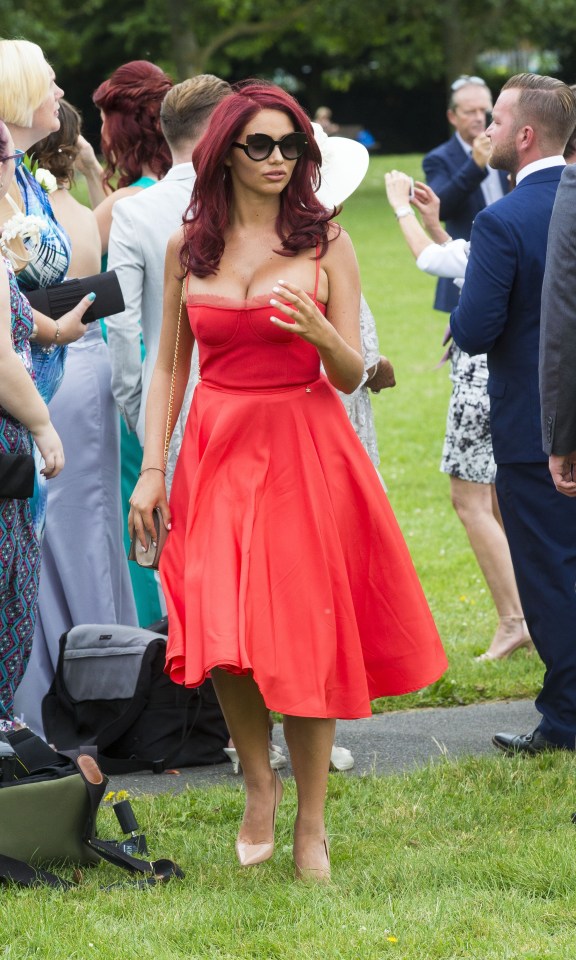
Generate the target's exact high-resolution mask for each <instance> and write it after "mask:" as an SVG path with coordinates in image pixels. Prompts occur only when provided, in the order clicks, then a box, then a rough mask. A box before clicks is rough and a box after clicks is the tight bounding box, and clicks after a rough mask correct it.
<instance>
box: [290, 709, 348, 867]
mask: <svg viewBox="0 0 576 960" xmlns="http://www.w3.org/2000/svg"><path fill="white" fill-rule="evenodd" d="M335 727H336V721H335V720H325V719H319V718H307V717H284V735H285V737H286V743H287V744H288V749H289V751H290V759H291V761H292V769H293V771H294V777H295V780H296V790H297V794H298V813H297V816H296V823H295V826H294V862H295V864H296V872H297V875H298V876H300V877H302V878H305V879H306V878H310V879H318V880H327V879H328V878H329V876H330V863H329V860H328V856H327V847H326V827H325V825H324V808H325V805H326V788H327V786H328V770H329V767H330V753H331V750H332V744H333V743H334V731H335Z"/></svg>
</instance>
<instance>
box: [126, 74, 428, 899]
mask: <svg viewBox="0 0 576 960" xmlns="http://www.w3.org/2000/svg"><path fill="white" fill-rule="evenodd" d="M193 162H194V167H195V169H196V171H197V181H196V185H195V187H194V192H193V194H192V200H191V204H190V210H189V214H190V219H187V220H186V221H185V223H184V227H183V229H182V230H181V231H179V232H178V233H177V234H175V235H174V236H173V237H172V239H171V241H170V243H169V246H168V251H167V257H166V272H165V292H164V320H163V327H162V337H161V342H160V351H159V355H158V361H157V364H156V368H155V371H154V377H153V380H152V386H151V389H150V395H149V399H148V405H147V408H146V442H145V448H144V459H143V464H142V473H141V477H140V480H139V482H138V485H137V487H136V489H135V491H134V493H133V495H132V511H131V524H132V529H135V530H136V531H137V533H138V536H139V538H140V540H141V543H142V544H143V545H144V544H145V541H146V531H148V532H149V533H150V534H152V535H154V534H153V531H154V525H153V519H152V510H153V508H154V507H155V506H159V507H160V509H161V511H162V516H163V519H164V522H165V524H166V526H167V527H169V528H170V534H169V536H168V540H167V543H166V547H165V549H164V552H163V555H162V561H161V565H160V573H161V577H162V586H163V588H164V592H165V595H166V600H167V604H168V617H169V638H168V655H167V666H166V669H167V672H168V673H169V674H170V676H171V677H172V678H173V679H174V680H175V681H176V682H178V683H183V684H185V685H187V686H197V685H198V684H200V683H202V681H203V680H204V678H205V677H206V675H207V674H208V673H209V672H210V674H211V676H212V679H213V682H214V686H215V689H216V692H217V694H218V697H219V700H220V703H221V706H222V710H223V712H224V715H225V717H226V721H227V724H228V727H229V730H230V733H231V736H232V739H233V741H234V745H235V747H236V749H237V751H238V755H239V757H240V761H241V764H242V769H243V771H244V777H245V784H246V809H245V813H244V817H243V820H242V824H241V827H240V832H239V835H238V839H237V842H236V851H237V855H238V858H239V860H240V863H241V864H242V865H244V866H249V865H252V864H255V863H260V862H261V861H263V860H267V859H268V858H269V857H270V856H271V855H272V852H273V843H274V839H273V829H274V822H275V818H276V811H277V808H278V805H279V803H280V800H281V797H282V784H281V781H280V780H279V778H278V776H277V775H275V774H274V772H273V771H272V770H271V768H270V761H269V752H268V747H269V741H268V711H269V710H274V711H278V712H279V713H282V714H283V716H284V730H285V736H286V742H287V744H288V748H289V751H290V757H291V762H292V768H293V770H294V776H295V779H296V785H297V792H298V814H297V818H296V823H295V829H294V861H295V866H296V875H297V876H298V877H302V878H308V879H315V880H326V879H328V878H329V875H330V862H329V856H328V846H327V841H326V831H325V825H324V807H325V797H326V786H327V777H328V768H329V762H330V751H331V747H332V743H333V737H334V726H335V719H336V718H342V719H346V718H354V717H366V716H369V715H370V700H371V699H373V698H375V697H378V696H382V695H385V694H401V693H407V692H409V691H412V690H416V689H419V688H421V687H422V686H425V685H427V684H429V683H432V682H433V681H434V680H437V679H438V677H439V676H440V675H441V674H442V673H443V672H444V670H445V668H446V658H445V655H444V652H443V650H442V646H441V643H440V640H439V637H438V634H437V631H436V628H435V626H434V622H433V620H432V616H431V614H430V611H429V609H428V605H427V603H426V600H425V598H424V594H423V592H422V589H421V587H420V584H419V582H418V578H417V576H416V573H415V570H414V567H413V565H412V562H411V559H410V556H409V553H408V550H407V548H406V545H405V543H404V540H403V538H402V535H401V533H400V530H399V528H398V525H397V523H396V521H395V518H394V516H393V514H392V510H391V508H390V506H389V503H388V500H387V497H386V494H385V493H384V491H383V489H382V484H381V482H380V480H379V478H378V475H377V473H376V471H375V470H374V468H373V466H372V464H371V462H370V460H369V458H368V456H367V454H366V453H365V451H364V449H363V447H362V445H361V443H360V441H359V440H358V438H357V436H356V434H355V433H354V430H353V428H352V426H351V425H350V422H349V420H348V417H347V415H346V412H345V410H344V407H343V405H342V403H341V401H340V400H339V398H338V396H337V394H336V392H335V389H334V388H336V389H338V390H342V391H344V392H346V393H351V392H352V391H353V390H354V389H355V388H356V387H357V386H358V384H359V383H360V380H361V377H362V372H363V363H362V357H361V353H360V330H359V320H358V318H359V304H360V281H359V275H358V267H357V263H356V258H355V255H354V251H353V248H352V244H351V242H350V239H349V237H348V236H347V234H346V233H345V232H344V231H343V230H342V229H341V228H340V227H339V226H338V225H337V224H336V223H335V222H334V221H333V219H331V216H330V214H329V213H327V212H326V210H325V209H324V207H322V205H321V204H320V203H319V202H318V200H317V199H316V198H315V196H314V192H313V187H314V186H315V185H317V182H318V176H319V165H320V162H321V158H320V152H319V150H318V146H317V144H316V142H315V140H314V136H313V132H312V128H311V125H310V121H309V120H308V118H307V116H306V115H305V113H304V111H303V110H302V109H301V108H300V106H299V105H298V104H297V103H296V101H295V100H294V99H293V98H292V97H290V96H289V95H288V94H286V93H285V92H284V91H282V90H280V89H279V88H277V87H274V86H272V85H268V84H264V83H259V82H249V83H247V84H243V85H241V86H240V87H239V88H237V89H236V91H235V92H234V93H233V94H232V95H231V96H229V97H226V98H225V100H224V101H222V103H221V104H220V105H219V106H218V107H216V109H215V111H214V113H213V115H212V118H211V122H210V124H209V127H208V130H207V132H206V134H205V136H204V137H203V139H202V141H201V142H200V144H199V145H198V146H197V148H196V150H195V151H194V155H193ZM183 276H184V277H185V280H184V287H183V286H182V277H183ZM181 294H182V295H183V296H184V298H185V302H186V308H187V315H188V319H189V324H188V323H184V324H183V325H182V327H181V330H180V345H179V351H178V363H177V369H176V375H175V390H174V404H173V413H172V417H175V416H177V413H178V410H179V406H180V403H181V400H182V396H183V393H184V389H185V386H186V382H187V378H188V371H189V367H190V358H191V353H192V346H193V344H194V341H195V340H197V342H198V346H199V351H200V369H201V382H200V384H199V386H198V387H197V389H196V391H195V395H194V401H193V406H192V409H191V412H190V416H189V418H188V422H187V426H186V433H185V437H184V441H183V444H182V449H181V452H180V457H179V460H178V464H177V467H176V472H175V475H174V481H173V485H172V492H171V498H170V506H168V503H167V500H166V490H165V484H164V476H163V447H164V433H165V425H166V422H167V415H168V407H169V395H170V387H171V379H172V364H173V358H174V350H175V343H176V337H177V330H178V317H179V310H180V299H181ZM320 362H322V364H323V365H324V370H325V371H326V376H323V375H321V374H320ZM172 422H173V419H172Z"/></svg>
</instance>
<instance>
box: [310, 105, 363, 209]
mask: <svg viewBox="0 0 576 960" xmlns="http://www.w3.org/2000/svg"><path fill="white" fill-rule="evenodd" d="M312 129H313V131H314V139H315V140H316V143H317V144H318V146H319V147H320V153H321V154H322V166H321V167H320V175H321V182H320V187H319V189H318V190H317V191H316V196H317V197H318V199H319V200H320V203H321V204H322V205H323V206H324V207H326V208H327V209H328V210H330V209H332V207H337V206H339V205H340V204H341V203H344V200H346V199H347V197H349V196H350V194H352V193H354V191H355V190H356V189H357V187H359V186H360V184H361V183H362V181H363V179H364V177H365V176H366V172H367V170H368V164H369V162H370V154H369V153H368V151H367V149H366V147H365V146H364V145H363V144H361V143H358V141H357V140H350V139H349V138H348V137H329V136H328V134H326V133H325V132H324V130H323V129H322V127H321V126H320V124H319V123H313V124H312Z"/></svg>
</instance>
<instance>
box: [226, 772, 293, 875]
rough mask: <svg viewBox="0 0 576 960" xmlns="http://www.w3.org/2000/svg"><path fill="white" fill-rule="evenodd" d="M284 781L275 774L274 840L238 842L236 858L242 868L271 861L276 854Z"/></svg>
mask: <svg viewBox="0 0 576 960" xmlns="http://www.w3.org/2000/svg"><path fill="white" fill-rule="evenodd" d="M282 792H283V791H282V781H281V779H280V777H279V775H278V774H277V773H275V774H274V809H273V811H272V840H267V841H266V842H264V843H249V842H248V840H241V839H240V837H238V838H237V840H236V856H237V857H238V861H239V863H240V866H241V867H254V866H256V864H258V863H264V862H265V861H266V860H269V859H270V857H271V856H272V854H273V853H274V831H275V829H276V813H277V811H278V807H279V806H280V801H281V799H282Z"/></svg>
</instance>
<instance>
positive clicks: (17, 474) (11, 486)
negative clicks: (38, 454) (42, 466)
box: [0, 453, 36, 500]
mask: <svg viewBox="0 0 576 960" xmlns="http://www.w3.org/2000/svg"><path fill="white" fill-rule="evenodd" d="M35 475H36V468H35V466H34V457H33V456H32V454H31V453H0V497H2V498H5V499H7V500H27V499H28V497H31V496H32V494H33V493H34V478H35Z"/></svg>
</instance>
